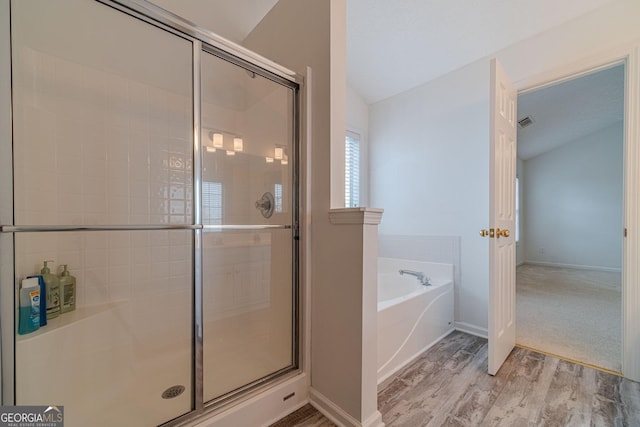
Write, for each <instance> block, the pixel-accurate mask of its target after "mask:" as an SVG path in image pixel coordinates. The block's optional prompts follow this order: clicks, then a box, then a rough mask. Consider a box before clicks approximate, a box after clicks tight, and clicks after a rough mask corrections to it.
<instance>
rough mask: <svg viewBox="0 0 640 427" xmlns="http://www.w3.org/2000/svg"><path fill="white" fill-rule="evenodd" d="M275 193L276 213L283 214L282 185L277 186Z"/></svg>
mask: <svg viewBox="0 0 640 427" xmlns="http://www.w3.org/2000/svg"><path fill="white" fill-rule="evenodd" d="M273 192H274V194H275V197H274V198H275V202H276V206H275V211H276V212H282V184H276V185H275V188H274V189H273Z"/></svg>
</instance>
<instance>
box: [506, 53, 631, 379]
mask: <svg viewBox="0 0 640 427" xmlns="http://www.w3.org/2000/svg"><path fill="white" fill-rule="evenodd" d="M624 92H625V64H623V63H618V64H614V65H612V66H610V67H607V68H604V69H599V70H597V71H594V72H591V73H588V74H585V75H581V76H579V77H576V78H573V79H570V80H564V81H562V82H560V83H556V84H552V85H549V86H545V87H543V88H541V89H537V90H534V91H530V92H526V93H523V94H520V95H519V96H518V121H519V122H520V124H519V126H518V167H517V176H518V190H519V191H518V192H519V205H518V207H517V212H518V213H519V218H518V220H519V221H518V222H519V226H520V229H519V232H518V233H517V234H518V242H517V250H516V264H517V269H516V272H517V274H516V314H517V321H516V324H517V333H516V343H517V344H518V345H521V346H525V347H529V348H533V349H536V350H540V351H542V352H546V353H550V354H554V355H557V356H560V357H563V358H567V359H571V360H574V361H577V362H580V363H583V364H587V365H593V366H597V367H600V368H604V369H606V370H610V371H614V372H621V370H622V362H621V360H622V271H623V262H622V259H623V229H624V225H623V223H624V221H623V217H624V214H623V212H624V175H623V173H624V167H623V165H624Z"/></svg>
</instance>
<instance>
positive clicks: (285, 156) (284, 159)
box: [280, 154, 289, 165]
mask: <svg viewBox="0 0 640 427" xmlns="http://www.w3.org/2000/svg"><path fill="white" fill-rule="evenodd" d="M280 163H281V164H283V165H288V164H289V156H287V155H286V154H285V155H284V156H282V160H280Z"/></svg>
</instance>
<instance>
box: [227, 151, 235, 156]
mask: <svg viewBox="0 0 640 427" xmlns="http://www.w3.org/2000/svg"><path fill="white" fill-rule="evenodd" d="M235 155H236V152H235V151H233V150H227V156H235Z"/></svg>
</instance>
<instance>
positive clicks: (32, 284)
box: [18, 277, 40, 335]
mask: <svg viewBox="0 0 640 427" xmlns="http://www.w3.org/2000/svg"><path fill="white" fill-rule="evenodd" d="M19 317H20V318H19V324H18V333H19V334H20V335H24V334H29V333H31V332H34V331H36V330H38V328H40V285H39V284H38V279H37V278H35V277H34V278H30V279H23V280H22V288H21V289H20V316H19Z"/></svg>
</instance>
